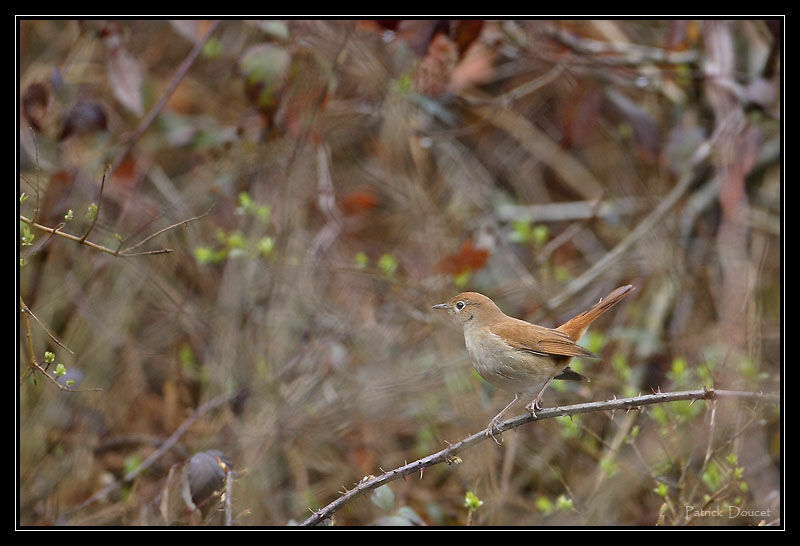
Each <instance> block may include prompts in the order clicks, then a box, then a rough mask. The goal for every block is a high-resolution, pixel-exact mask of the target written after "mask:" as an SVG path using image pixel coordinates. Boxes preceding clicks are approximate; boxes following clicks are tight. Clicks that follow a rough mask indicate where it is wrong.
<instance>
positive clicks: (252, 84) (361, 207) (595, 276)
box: [18, 20, 782, 526]
mask: <svg viewBox="0 0 800 546" xmlns="http://www.w3.org/2000/svg"><path fill="white" fill-rule="evenodd" d="M781 30H782V23H781V21H749V20H737V21H711V22H709V21H680V20H672V21H656V20H650V21H635V20H624V21H588V20H587V21H573V22H569V21H544V20H533V21H499V22H489V21H486V22H484V21H477V20H473V21H394V20H393V21H366V20H364V21H357V22H352V21H333V20H328V21H289V22H283V21H233V20H228V21H222V22H221V23H220V24H219V26H217V27H216V28H214V27H213V26H212V23H210V22H207V21H179V22H169V21H134V20H128V21H100V20H91V21H68V20H58V21H44V20H39V21H33V20H21V21H19V101H20V102H19V108H20V109H19V111H20V119H19V149H20V157H19V162H20V179H19V193H20V198H19V209H20V215H21V216H24V217H25V218H27V219H29V220H32V221H33V220H35V221H36V222H37V223H38V224H40V225H44V226H49V227H51V228H55V227H56V226H58V225H61V224H63V227H61V228H60V230H61V231H63V232H65V233H69V234H72V235H75V236H77V237H81V236H82V235H83V234H84V233H86V232H87V230H88V229H89V226H90V225H91V224H92V222H93V221H94V220H96V224H95V225H94V227H93V229H92V230H91V233H90V234H89V236H88V237H87V240H88V241H91V242H93V243H96V244H98V245H101V246H103V247H107V248H108V249H111V250H112V251H113V250H116V249H119V248H121V247H122V248H129V247H131V246H133V245H136V244H137V243H139V242H141V241H143V240H145V239H146V238H147V237H149V236H150V235H153V234H156V233H158V232H159V231H160V230H165V231H163V233H159V234H158V235H156V236H155V237H153V238H152V239H150V240H148V241H146V242H145V243H144V244H143V245H141V246H139V247H138V248H137V250H140V251H160V250H164V249H170V250H172V252H169V253H160V254H153V255H141V256H130V257H119V256H116V257H115V256H114V255H112V254H110V253H107V252H102V251H98V250H97V249H95V248H90V247H88V246H86V245H81V244H79V243H77V242H75V241H70V240H68V239H66V238H65V237H63V236H60V235H58V234H56V235H51V234H49V233H48V232H46V231H43V230H41V229H39V228H36V227H35V226H31V225H30V224H29V223H27V222H23V221H20V224H19V239H18V241H19V243H18V250H19V266H20V268H19V291H20V296H21V300H22V302H24V305H25V306H27V309H29V310H30V312H31V313H32V316H34V317H35V319H36V320H30V317H29V314H28V313H27V312H23V313H21V314H20V321H21V322H20V324H21V326H25V324H26V322H27V323H29V325H30V331H31V333H32V338H31V339H30V340H28V339H27V336H26V329H25V328H24V327H21V328H20V339H19V377H20V384H19V437H18V440H19V444H18V455H19V482H18V486H19V491H18V492H19V497H18V498H19V523H20V524H22V525H53V524H56V525H142V524H145V525H165V524H215V525H219V524H222V522H223V521H224V519H223V518H224V511H225V504H226V502H227V504H228V509H229V510H230V512H231V513H230V516H229V519H230V522H231V523H233V524H235V525H286V524H291V523H292V522H300V521H302V520H303V519H305V518H306V517H307V516H308V515H309V508H311V509H314V508H319V507H321V506H323V505H325V504H327V503H329V502H331V501H332V500H333V499H335V498H336V497H337V496H338V493H337V491H341V490H342V488H343V487H348V488H350V487H351V486H352V484H354V483H356V482H358V481H359V480H361V479H362V478H363V477H364V476H367V475H371V474H375V475H377V474H379V473H380V472H381V469H382V470H390V469H392V468H395V467H397V466H399V465H402V464H403V463H404V462H406V461H412V460H414V459H416V458H418V457H421V456H424V455H427V454H430V453H432V452H434V451H438V450H439V449H441V448H443V447H445V446H446V442H455V441H457V440H459V439H461V438H463V437H465V436H466V435H468V434H470V433H474V432H476V431H478V430H480V429H481V428H483V427H485V426H486V424H487V423H488V421H489V419H490V418H491V416H493V415H494V414H495V413H496V412H497V411H498V410H499V409H500V408H502V407H503V406H504V405H505V403H506V402H507V400H508V394H507V393H502V392H496V391H495V390H494V389H493V388H492V387H491V386H490V385H488V384H486V383H484V382H483V381H482V380H481V379H480V377H479V376H478V375H477V374H476V373H474V372H473V371H472V368H471V366H470V364H469V361H468V356H467V353H466V351H465V349H464V341H463V337H462V335H461V333H460V332H459V331H457V330H456V329H455V328H453V326H452V325H451V324H449V323H448V322H447V321H446V320H444V317H442V316H439V315H437V314H436V313H435V312H434V311H432V310H431V306H432V305H433V304H436V303H439V302H441V301H444V300H445V299H447V298H449V297H450V296H452V295H454V294H456V293H458V292H461V291H463V290H467V289H468V290H476V291H480V292H483V293H485V294H487V295H489V296H490V297H492V298H493V299H494V300H495V301H496V302H497V303H498V304H499V305H500V307H501V308H502V309H503V310H504V311H505V312H506V313H508V314H510V315H512V316H517V317H521V318H525V319H527V320H530V321H533V322H536V323H539V324H543V325H548V326H555V325H557V324H559V323H560V322H563V321H564V320H566V319H568V318H570V317H571V316H572V315H574V314H576V313H577V312H580V311H583V310H584V309H585V308H588V306H589V305H591V304H592V303H593V302H595V301H597V299H598V298H600V297H602V296H604V295H606V294H607V293H608V292H609V291H610V290H611V289H613V288H615V287H616V286H619V285H621V284H625V283H631V284H633V285H635V287H636V292H634V293H633V295H632V296H630V297H628V298H627V299H626V300H625V301H624V302H623V304H621V305H619V306H617V307H615V308H614V310H613V311H612V312H610V313H608V315H607V316H604V317H603V318H602V319H601V320H599V321H598V322H597V323H595V325H594V326H593V330H592V332H590V333H589V334H588V335H587V336H586V337H585V338H584V340H583V341H582V344H583V345H585V346H587V347H588V348H590V349H591V350H592V351H594V352H595V353H598V354H600V355H602V358H601V359H600V360H596V361H584V362H576V363H575V364H574V365H573V367H574V368H576V370H578V371H580V372H581V373H584V374H586V375H588V376H590V377H591V378H592V382H591V383H582V384H580V385H577V386H576V385H572V384H565V383H561V384H559V382H556V384H554V385H553V387H552V388H551V389H550V390H549V391H548V392H547V393H546V394H545V397H544V400H543V403H544V405H545V406H548V405H553V404H562V405H563V404H569V403H577V402H581V401H590V400H603V399H608V398H611V397H612V396H615V395H616V396H625V395H631V394H637V393H639V392H650V389H658V388H660V389H661V390H662V391H668V390H676V389H689V388H702V387H703V386H704V385H706V386H712V385H713V386H715V387H717V388H727V389H739V390H753V391H765V392H778V391H779V386H780V373H781V367H780V365H781V352H780V346H781V339H780V308H781V285H780V258H781V254H780V250H781V248H780V247H781V245H780V240H781V222H780V212H781V163H780V150H781V139H780V136H781V131H780V129H781V118H780V113H781V109H780V104H781V103H780V100H781V96H780V89H781V88H780V75H781V71H782V69H781V64H780V63H781V51H780V44H781V43H782V36H781ZM209 31H211V33H210V35H208V33H209ZM195 47H196V48H198V51H199V54H198V55H197V57H196V58H195V59H194V60H193V61H192V59H191V58H190V52H191V51H192V50H193V48H195ZM187 59H188V61H187ZM184 62H187V63H189V64H187V65H186V66H185V69H184V70H183V72H181V70H182V67H181V65H182V63H184ZM176 74H177V76H176ZM173 83H174V84H176V85H175V86H174V92H172V93H171V94H170V93H169V91H171V89H170V86H171V84H173ZM159 101H162V102H163V101H166V102H165V103H163V107H162V106H161V105H160V104H159ZM150 112H155V113H157V115H156V116H155V117H154V118H152V120H148V119H147V116H148V113H150ZM704 146H710V153H709V154H708V158H707V159H706V158H702V157H701V158H699V159H698V157H697V153H698V150H703V149H708V148H703V147H704ZM106 165H111V172H110V174H109V176H108V180H107V181H106V184H105V187H104V191H103V194H102V197H100V195H99V189H100V181H101V179H102V176H103V172H104V169H105V166H106ZM687 176H688V178H686V180H688V181H689V182H690V183H688V184H686V186H685V188H682V187H680V186H678V184H679V181H680V180H681V177H684V178H685V177H687ZM676 188H678V191H676ZM670 192H675V193H674V194H672V195H673V196H674V197H675V201H674V204H673V203H669V204H670V206H669V207H668V208H667V210H665V211H664V212H663V214H661V215H660V216H658V217H654V216H651V215H652V214H654V211H657V210H658V206H659V204H660V203H662V202H664V201H665V196H668V195H670ZM209 207H213V208H211V211H210V212H209V213H208V214H207V215H205V216H202V217H201V218H198V219H196V220H193V221H191V222H187V223H186V224H181V222H183V221H185V220H187V219H190V218H195V217H197V216H200V215H202V214H203V213H204V212H205V211H207V210H208V209H209ZM653 220H657V221H655V222H654V224H653V227H652V228H651V229H647V230H646V231H645V232H644V233H643V234H641V235H639V234H637V233H638V232H636V231H635V228H636V227H637V226H640V225H645V226H646V225H647V224H646V223H645V222H648V221H653ZM175 224H179V225H177V226H175ZM170 226H174V227H173V228H172V229H165V228H168V227H170ZM631 234H635V235H634V236H633V237H632V236H631ZM626 237H627V238H629V239H626ZM631 237H632V238H631ZM623 243H624V244H625V245H626V246H625V248H624V251H623V252H620V253H619V255H617V256H615V257H614V259H613V260H610V261H608V262H603V257H604V256H609V253H610V252H612V251H613V249H614V248H617V247H618V245H620V244H623ZM612 256H613V255H612ZM598 263H600V264H601V265H602V267H600V268H596V269H594V270H593V269H591V268H592V266H593V265H594V264H598ZM587 272H589V276H587ZM56 340H58V342H60V343H61V344H63V346H62V345H59V343H56ZM28 347H32V348H33V352H34V354H33V355H30V354H29V353H28ZM67 349H68V350H67ZM70 351H71V352H70ZM31 356H33V357H34V358H35V359H36V362H37V363H38V364H39V365H41V369H42V370H45V369H46V370H48V373H49V374H50V377H51V378H52V379H54V380H55V381H51V380H48V379H47V378H45V377H43V376H42V372H41V370H38V369H31V367H30V358H31ZM55 382H58V385H59V386H60V387H61V388H59V387H58V386H56V385H55V384H54V383H55ZM95 389H99V390H95ZM72 391H77V392H72ZM220 396H221V397H223V398H222V399H221V400H222V401H223V403H220V404H216V405H214V404H212V406H213V407H211V406H208V407H206V408H205V409H204V410H203V411H202V412H201V413H198V414H194V419H193V420H192V421H191V422H189V423H188V424H187V426H188V428H186V429H185V433H183V434H181V435H180V437H179V438H178V441H177V443H175V445H174V446H171V445H170V444H164V442H165V441H166V440H167V439H168V438H169V437H170V436H171V435H173V434H174V433H175V432H176V431H178V430H179V427H181V425H182V423H185V422H186V420H187V419H189V418H190V416H192V415H193V412H194V411H195V410H196V409H197V408H200V407H201V406H202V405H203V404H205V403H208V402H209V401H214V400H217V399H218V397H220ZM526 402H527V401H526ZM517 411H518V412H522V411H524V410H522V406H521V405H520V407H519V408H518V409H517ZM780 419H781V416H780V412H779V408H777V407H775V406H769V405H764V404H761V405H755V404H752V403H743V402H737V401H734V400H730V401H719V402H717V403H716V405H707V404H704V403H697V404H693V405H690V404H689V403H688V402H687V403H671V404H665V405H660V406H651V407H648V408H646V409H643V410H642V411H633V412H629V413H618V414H617V415H615V416H613V419H612V416H611V415H609V414H606V413H602V414H599V413H598V414H588V415H581V416H575V417H574V418H573V419H569V418H562V419H552V420H547V421H543V422H541V423H535V424H532V425H528V426H525V427H522V428H521V429H519V430H518V431H517V432H509V433H506V434H505V435H504V443H503V446H502V447H501V448H498V447H497V446H496V445H495V444H494V442H491V441H486V442H483V443H481V444H479V445H478V446H477V447H476V448H474V449H471V450H468V451H465V452H463V453H460V454H459V455H460V458H459V460H458V461H457V462H458V463H459V464H450V465H439V466H436V467H432V468H430V469H428V470H427V471H426V472H425V473H424V476H420V478H422V479H417V478H416V477H415V478H414V479H407V480H397V481H394V482H392V483H390V484H388V485H386V486H383V487H381V488H380V489H379V490H376V491H375V492H374V493H373V495H372V497H371V502H370V499H369V498H367V497H364V498H361V499H358V500H356V501H355V502H353V503H352V504H350V505H348V506H347V507H345V508H344V509H342V510H341V511H339V512H338V513H337V514H336V515H335V518H334V523H335V524H337V525H381V524H387V525H400V524H411V525H423V524H424V525H444V526H451V525H466V524H470V525H569V526H578V525H657V524H658V525H756V524H767V525H775V524H780V523H781V522H780V510H781V506H780V498H781V496H780V492H781V489H780V487H781V483H780V461H781V458H780V457H781V437H780V430H781V427H780V424H781V420H780ZM180 432H183V430H181V431H180ZM162 446H163V451H164V452H163V453H161V452H158V453H157V455H158V456H157V457H154V460H153V461H152V462H151V463H148V464H147V465H146V467H144V468H142V467H141V465H143V462H144V461H147V458H148V457H149V456H151V455H153V454H154V453H155V452H156V451H155V450H157V449H159V447H162ZM139 468H142V470H141V471H140V472H139V471H137V469H139ZM231 470H232V474H227V473H228V472H229V471H231ZM201 471H203V472H205V473H203V474H200V472H201ZM182 472H183V473H182ZM126 475H128V477H129V479H123V478H124V477H125V476H126ZM226 475H231V476H232V477H233V480H234V481H233V482H232V483H231V484H229V485H230V487H229V488H228V490H229V492H230V493H229V495H228V496H227V498H225V495H220V494H219V493H212V491H214V490H215V489H216V490H222V491H224V489H225V487H224V485H221V486H219V487H210V488H206V489H207V490H206V489H204V493H203V498H204V499H205V498H208V499H210V500H209V501H207V502H206V503H205V504H202V503H201V502H200V499H199V498H198V496H197V495H199V493H197V491H199V490H200V489H201V485H202V484H201V485H198V483H199V481H202V479H205V478H206V477H208V479H209V480H211V481H209V482H208V483H212V484H213V483H217V484H218V485H219V484H223V483H224V482H225V476H226ZM186 476H188V477H189V478H188V479H191V480H192V481H191V487H192V489H191V492H192V498H189V497H187V495H186V488H185V487H184V484H185V482H184V481H181V480H184V478H186ZM201 477H202V479H201ZM118 480H120V483H119V487H116V488H115V487H111V488H109V489H108V490H107V493H105V494H102V495H100V497H99V498H97V499H96V500H93V502H91V503H90V504H88V505H86V506H82V503H85V501H87V499H90V497H91V496H92V495H93V494H95V493H97V492H99V491H103V488H104V487H106V486H108V485H109V484H114V483H115V482H117V481H118ZM198 480H199V481H198ZM213 480H218V481H217V482H214V481H213ZM203 483H205V482H203ZM203 487H205V486H203ZM209 495H210V496H209ZM195 505H196V506H195ZM687 507H691V510H690V509H688V508H687ZM731 507H733V508H736V509H739V512H736V514H737V515H736V517H728V509H729V508H731ZM715 508H718V509H719V510H718V513H717V515H713V514H710V513H708V514H704V513H702V512H698V511H700V510H707V511H711V510H714V509H715Z"/></svg>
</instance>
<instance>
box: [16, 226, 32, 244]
mask: <svg viewBox="0 0 800 546" xmlns="http://www.w3.org/2000/svg"><path fill="white" fill-rule="evenodd" d="M19 238H20V242H21V243H22V246H31V245H32V244H33V240H34V239H35V238H36V236H35V235H34V234H33V232H31V230H30V228H29V227H28V226H27V225H25V226H23V227H22V228H21V229H20V237H19Z"/></svg>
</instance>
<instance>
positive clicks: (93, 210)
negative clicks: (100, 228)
mask: <svg viewBox="0 0 800 546" xmlns="http://www.w3.org/2000/svg"><path fill="white" fill-rule="evenodd" d="M98 210H99V207H98V206H97V203H92V204H91V205H89V207H88V208H87V209H86V219H87V220H94V219H95V218H97V211H98Z"/></svg>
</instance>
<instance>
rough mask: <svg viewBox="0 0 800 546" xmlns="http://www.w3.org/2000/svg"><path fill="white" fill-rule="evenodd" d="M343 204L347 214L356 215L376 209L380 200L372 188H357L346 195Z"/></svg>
mask: <svg viewBox="0 0 800 546" xmlns="http://www.w3.org/2000/svg"><path fill="white" fill-rule="evenodd" d="M341 204H342V210H343V211H344V213H345V214H347V215H354V214H360V213H362V212H367V211H369V210H372V209H374V208H375V207H377V206H378V204H379V201H378V196H376V195H375V194H374V193H372V191H371V190H357V191H352V192H350V193H348V194H347V195H345V196H344V198H343V199H342V203H341Z"/></svg>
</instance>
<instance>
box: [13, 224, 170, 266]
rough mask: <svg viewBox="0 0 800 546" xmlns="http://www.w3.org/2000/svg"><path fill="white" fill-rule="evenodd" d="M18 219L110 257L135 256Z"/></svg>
mask: <svg viewBox="0 0 800 546" xmlns="http://www.w3.org/2000/svg"><path fill="white" fill-rule="evenodd" d="M19 219H20V220H21V221H22V222H25V223H26V224H28V225H29V226H31V227H34V228H36V229H39V230H41V231H45V232H47V233H52V234H53V235H58V236H59V237H64V238H65V239H69V240H70V241H75V242H76V243H79V244H82V245H86V246H88V247H89V248H93V249H95V250H99V251H101V252H106V253H108V254H111V255H112V256H135V254H121V253H119V252H117V251H116V250H112V249H110V248H107V247H104V246H103V245H99V244H97V243H93V242H91V241H81V238H80V237H78V236H76V235H71V234H69V233H65V232H63V231H59V230H58V229H55V228H51V227H47V226H43V225H42V224H39V223H36V222H34V221H33V220H31V219H29V218H27V217H25V216H23V215H22V214H20V215H19ZM160 252H161V253H167V252H172V249H169V248H165V249H162V250H161V251H160Z"/></svg>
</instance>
